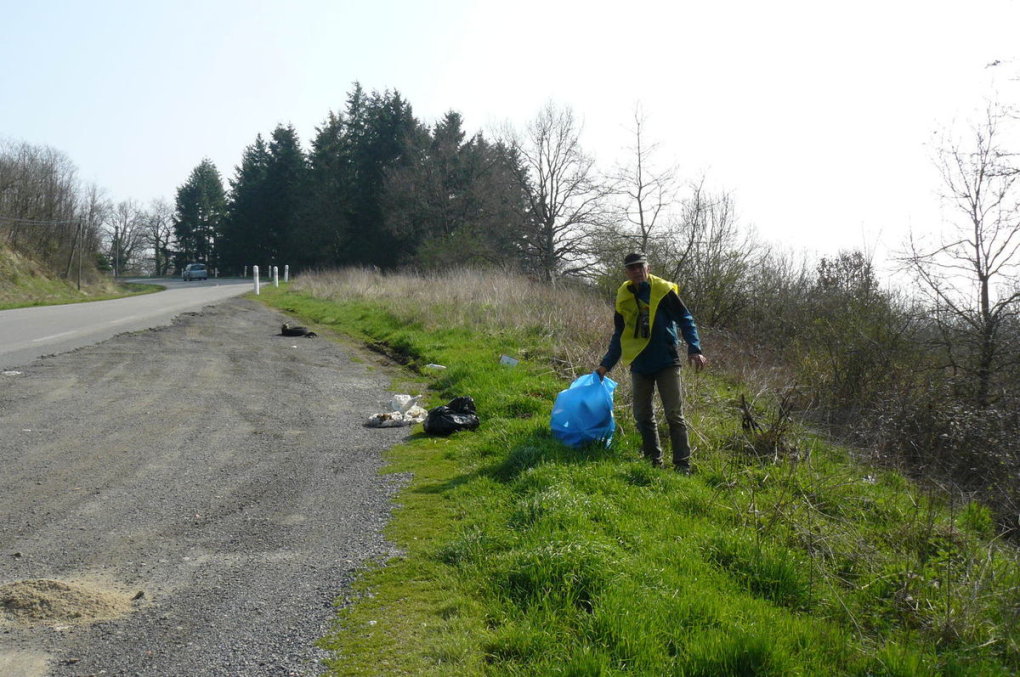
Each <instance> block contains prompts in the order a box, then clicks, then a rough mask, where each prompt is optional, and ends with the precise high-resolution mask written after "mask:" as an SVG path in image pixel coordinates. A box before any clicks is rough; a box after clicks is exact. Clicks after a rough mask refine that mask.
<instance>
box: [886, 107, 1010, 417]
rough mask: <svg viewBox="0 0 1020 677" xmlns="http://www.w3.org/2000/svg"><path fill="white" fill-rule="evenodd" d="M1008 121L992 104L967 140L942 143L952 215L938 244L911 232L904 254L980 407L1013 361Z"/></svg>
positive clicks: (940, 161)
mask: <svg viewBox="0 0 1020 677" xmlns="http://www.w3.org/2000/svg"><path fill="white" fill-rule="evenodd" d="M1008 119H1009V118H1008V115H1007V111H1004V110H1003V109H1002V108H1001V107H999V106H997V105H995V104H990V105H989V106H988V107H987V109H986V111H985V115H984V117H983V119H982V120H981V121H980V122H979V123H977V124H975V125H973V126H972V128H971V130H970V134H971V138H970V139H968V141H967V144H966V145H964V144H963V143H961V142H959V141H955V140H953V141H946V142H944V143H943V144H942V147H941V148H940V149H939V150H938V152H937V158H936V163H937V166H938V169H939V171H940V173H941V178H942V186H943V189H944V191H945V193H944V195H943V197H944V199H945V201H946V203H947V204H948V205H949V207H950V208H951V209H952V210H953V211H954V212H955V213H956V219H955V220H954V221H953V222H952V225H951V229H950V230H949V232H948V233H945V234H943V235H942V237H941V238H940V240H939V242H938V243H937V244H934V245H927V246H925V245H924V244H923V243H921V242H919V241H918V240H917V239H915V238H914V236H913V235H911V237H910V241H909V250H908V252H907V254H906V255H905V256H904V257H903V261H904V262H905V263H906V265H907V267H908V268H909V269H910V270H912V271H913V272H914V274H915V275H916V277H917V279H918V281H919V282H920V288H921V291H922V292H923V293H924V294H925V296H926V297H927V299H928V300H929V302H930V305H931V307H932V309H933V311H934V313H933V317H934V322H935V325H936V328H937V333H938V340H937V343H938V345H939V348H940V349H941V352H942V354H943V355H944V356H945V358H946V366H948V367H949V368H950V369H951V370H952V372H953V373H954V374H956V375H957V376H958V377H959V376H963V377H964V381H965V382H966V383H967V385H968V389H967V390H968V393H967V394H968V395H970V396H971V397H972V398H973V400H974V401H975V403H976V404H978V405H979V406H987V405H989V404H991V403H992V401H993V399H994V398H993V392H992V391H993V387H994V385H995V377H996V375H997V373H998V372H999V371H1000V370H1003V369H1005V368H1007V367H1010V366H1013V365H1015V364H1017V360H1018V355H1017V351H1016V346H1015V345H1012V343H1013V339H1011V338H1010V337H1008V336H1007V333H1006V332H1004V331H1003V330H1004V328H1005V327H1007V326H1008V325H1009V324H1010V323H1012V322H1014V321H1015V320H1016V318H1017V312H1018V306H1020V275H1018V273H1020V183H1018V180H1020V168H1018V165H1017V162H1016V155H1015V154H1014V153H1010V152H1007V151H1006V149H1005V148H1004V147H1003V145H1002V138H1001V137H1002V136H1003V125H1004V124H1005V123H1006V122H1007V121H1008Z"/></svg>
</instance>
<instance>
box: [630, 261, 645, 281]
mask: <svg viewBox="0 0 1020 677" xmlns="http://www.w3.org/2000/svg"><path fill="white" fill-rule="evenodd" d="M624 270H626V271H627V279H628V280H630V283H631V284H641V283H642V282H647V281H648V264H647V263H635V264H634V265H632V266H627V267H626V268H624Z"/></svg>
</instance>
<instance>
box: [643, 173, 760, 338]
mask: <svg viewBox="0 0 1020 677" xmlns="http://www.w3.org/2000/svg"><path fill="white" fill-rule="evenodd" d="M766 253H767V252H766V250H765V249H764V248H762V247H761V246H759V245H758V244H757V243H756V242H755V241H754V235H753V233H752V232H750V231H746V230H741V228H740V227H739V223H738V219H737V210H736V203H735V202H734V200H733V197H732V196H731V195H730V194H729V193H726V192H720V193H717V194H713V193H710V192H709V191H708V190H706V188H705V178H704V177H702V178H701V179H699V180H698V181H693V182H691V184H690V194H689V195H688V196H687V197H685V198H684V199H683V200H682V201H681V205H680V213H679V218H678V220H677V221H676V222H675V223H673V224H672V225H671V228H670V237H669V239H668V240H666V241H665V242H664V243H663V245H662V246H661V247H660V248H659V251H658V254H657V257H661V258H662V263H660V264H659V265H660V266H661V267H662V269H663V270H664V271H665V272H666V273H667V276H668V277H669V279H671V280H676V281H678V282H679V283H681V284H684V285H685V286H686V288H687V291H686V296H685V299H687V300H688V301H689V305H690V306H691V307H692V309H694V310H695V312H696V314H697V316H698V318H699V319H700V320H701V321H703V322H705V323H706V324H708V325H712V326H717V327H718V326H724V325H726V324H727V323H729V322H730V321H732V320H733V319H734V318H735V317H736V316H737V315H738V314H739V313H740V311H741V310H743V308H744V307H746V305H747V304H748V303H749V301H750V293H751V290H750V289H749V288H748V287H749V284H750V279H751V272H752V269H753V267H754V266H755V265H756V261H757V259H759V258H760V257H761V256H762V255H764V254H766Z"/></svg>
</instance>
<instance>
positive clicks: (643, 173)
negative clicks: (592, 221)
mask: <svg viewBox="0 0 1020 677" xmlns="http://www.w3.org/2000/svg"><path fill="white" fill-rule="evenodd" d="M646 123H647V116H645V115H644V113H643V112H642V111H641V109H640V107H639V106H637V107H635V108H634V126H633V128H632V129H631V133H632V134H633V138H634V144H633V145H632V146H630V147H629V148H627V151H628V153H629V161H628V163H627V164H621V165H618V166H617V167H616V170H615V172H614V173H613V174H612V176H611V177H610V178H611V179H612V181H613V187H614V188H615V192H616V195H617V196H618V197H619V198H622V205H621V212H622V213H621V221H622V222H623V225H624V229H625V230H624V232H623V233H620V235H622V237H623V239H624V240H625V241H626V242H628V243H629V245H630V246H629V247H627V248H628V249H631V250H633V249H637V250H639V251H643V252H648V251H650V249H651V247H650V245H651V244H652V241H653V239H660V240H661V239H662V238H663V236H664V233H662V232H661V231H663V230H664V228H663V227H662V226H663V223H664V221H665V218H664V217H666V216H667V215H668V213H669V210H670V208H671V207H672V206H673V203H674V202H675V200H676V194H677V186H676V169H675V168H674V167H672V166H670V167H666V168H664V169H661V168H658V167H656V166H655V162H654V156H655V153H656V151H657V150H658V147H659V144H657V143H652V142H649V140H648V138H647V134H646V131H645V128H646V126H647V124H646Z"/></svg>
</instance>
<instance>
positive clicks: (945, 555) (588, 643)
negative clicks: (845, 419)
mask: <svg viewBox="0 0 1020 677" xmlns="http://www.w3.org/2000/svg"><path fill="white" fill-rule="evenodd" d="M371 277H372V276H371V275H369V274H367V273H351V274H348V275H347V276H346V277H344V276H340V277H328V276H320V277H318V278H309V279H308V280H307V281H305V280H304V279H302V280H299V281H298V282H296V283H293V284H292V285H291V286H290V288H289V289H279V290H276V289H270V290H267V292H265V293H263V295H262V297H261V298H262V299H263V300H264V301H265V302H267V303H269V304H271V305H274V306H276V307H278V308H281V309H284V310H287V311H289V312H292V313H295V314H296V315H298V316H300V317H301V318H302V319H303V320H304V321H305V322H307V323H311V324H317V325H320V326H324V327H329V328H332V329H334V330H336V331H339V332H342V333H345V334H348V335H350V336H353V337H355V338H356V339H358V340H361V341H363V342H365V343H366V344H374V345H377V346H385V348H386V350H387V351H389V352H390V353H391V354H393V355H396V356H398V357H399V358H400V359H401V361H402V362H404V363H405V364H406V365H407V367H408V368H409V370H410V372H409V373H410V374H415V375H416V376H415V378H417V379H419V380H420V381H421V382H422V383H423V385H427V386H428V387H429V388H430V390H431V392H432V393H433V395H432V400H433V402H432V403H433V404H437V403H441V402H445V401H446V400H448V399H450V398H452V397H454V396H458V395H470V396H472V397H473V398H474V399H475V401H476V403H477V405H478V410H479V413H480V416H481V418H482V426H481V427H480V429H479V430H478V431H476V432H474V433H457V434H455V435H453V436H452V437H450V438H430V437H427V436H424V435H422V434H421V433H420V432H419V433H418V434H415V435H413V436H412V438H411V440H410V441H409V443H407V444H405V445H402V446H400V447H397V448H395V449H393V450H391V451H390V452H389V457H388V458H389V466H388V471H389V472H409V473H411V474H412V475H413V481H412V482H411V484H410V485H409V486H408V488H407V489H405V490H404V491H403V492H402V493H401V495H400V496H399V498H398V504H399V507H398V510H397V511H396V513H395V515H394V518H393V520H392V522H391V523H390V525H389V526H388V528H387V535H388V537H389V538H391V539H392V540H393V541H394V542H395V543H396V544H397V545H398V546H399V547H400V548H401V549H402V552H403V554H402V555H401V556H399V557H396V558H394V559H392V560H390V561H387V562H384V563H382V562H381V563H378V564H377V565H376V566H374V567H372V568H371V569H370V570H368V571H366V572H365V574H364V575H363V576H362V577H361V579H360V580H359V582H358V584H357V587H356V591H355V593H354V596H353V597H352V599H350V600H347V602H348V603H346V604H345V605H344V606H343V607H342V608H341V609H340V611H339V616H338V620H337V623H336V628H335V631H334V632H333V633H331V634H330V636H329V637H327V638H325V639H324V640H323V646H325V647H326V648H328V649H330V650H331V651H332V653H333V658H332V659H331V660H330V661H329V665H330V669H331V671H332V673H333V674H338V675H340V674H343V675H348V674H468V675H470V674H509V675H548V674H573V675H615V674H648V675H688V676H692V675H706V676H707V675H817V674H833V675H1009V674H1015V673H1016V671H1017V670H1020V628H1018V620H1020V567H1018V566H1017V556H1016V552H1015V551H1014V550H1013V549H1011V548H1010V547H1008V546H1004V545H1002V544H1000V543H998V542H997V541H996V540H995V538H994V529H993V524H992V519H991V515H990V513H989V511H988V510H987V509H986V508H984V507H983V506H981V505H980V504H977V503H966V504H956V503H954V502H953V500H952V499H951V498H949V497H948V496H941V495H938V494H935V493H930V492H929V493H926V492H922V491H919V490H918V489H917V488H915V487H914V486H913V485H912V484H910V483H909V482H908V481H906V480H905V479H904V478H903V477H902V476H900V475H898V474H896V473H892V472H888V471H879V470H875V469H871V468H866V467H862V466H860V465H858V464H857V463H855V462H854V460H853V459H852V458H851V456H850V455H849V454H848V453H847V452H846V451H845V450H843V449H840V448H838V447H834V446H831V445H829V444H827V443H826V442H825V441H824V440H821V439H818V438H815V437H812V436H810V435H808V434H806V433H805V432H803V431H800V430H798V429H797V428H796V426H790V427H789V429H788V430H787V431H786V432H784V439H783V440H782V444H779V443H777V441H776V440H774V439H770V440H768V444H765V443H764V442H763V437H762V436H758V437H755V436H753V435H752V436H748V435H747V434H745V433H744V431H742V430H741V428H740V425H739V420H740V418H739V410H738V407H737V402H738V401H739V396H740V394H741V392H742V386H741V384H739V383H734V382H732V381H727V380H726V379H724V378H721V377H718V376H715V375H712V374H711V373H709V374H702V375H700V376H697V377H690V378H689V380H688V382H687V391H688V392H687V402H688V407H689V409H690V414H691V415H690V422H691V427H692V430H693V437H694V441H695V445H696V447H697V450H696V466H697V473H696V475H694V476H693V477H686V476H679V475H675V474H673V473H670V472H668V471H663V470H657V469H653V468H651V467H649V466H648V465H646V464H645V463H643V462H641V461H640V460H638V458H637V455H638V454H637V452H636V450H637V449H638V443H637V439H636V436H635V434H634V433H633V431H632V430H631V429H630V426H629V425H628V420H629V417H628V416H627V414H626V413H625V411H621V409H622V407H619V406H618V416H619V418H620V422H621V429H620V431H619V432H618V434H617V436H616V438H615V440H614V442H613V444H612V445H611V446H609V447H608V448H602V447H589V448H585V449H580V450H575V449H570V448H567V447H565V446H563V445H561V444H559V443H558V442H557V441H556V440H554V439H553V438H552V437H551V435H550V434H549V432H548V417H549V412H550V407H551V403H552V401H553V399H554V397H555V394H556V393H557V392H558V391H559V390H560V389H562V388H563V387H565V382H564V381H563V380H562V378H561V377H560V376H559V375H558V374H559V372H561V371H562V370H563V366H564V365H565V364H568V363H570V362H571V359H570V357H569V356H570V355H574V356H579V357H578V358H577V364H585V363H587V365H588V368H590V367H591V366H594V360H593V359H591V357H590V355H591V351H592V350H593V348H592V347H590V346H584V345H577V343H578V341H579V340H580V339H581V337H583V336H584V335H585V333H584V331H582V330H580V329H576V328H575V329H573V330H570V329H569V327H568V328H566V329H561V328H558V325H557V322H559V321H560V320H562V319H563V318H561V317H556V318H550V317H548V316H543V315H542V313H543V312H547V311H548V309H549V308H550V307H553V308H554V309H555V308H556V307H557V306H556V304H557V303H558V300H557V299H556V298H554V297H555V296H556V295H557V292H556V291H555V290H549V289H547V288H531V287H529V286H528V285H526V284H525V283H523V282H517V281H514V280H508V279H505V278H491V279H490V278H484V279H480V280H479V279H476V280H465V279H463V278H456V277H452V276H451V277H449V278H442V279H437V278H430V279H427V280H426V279H421V278H413V277H410V276H408V277H407V279H403V278H402V279H390V280H388V281H387V280H385V279H383V278H380V277H376V278H375V279H374V280H371V279H367V278H371ZM490 288H491V290H492V294H491V295H489V294H488V292H487V290H488V289H490ZM571 293H574V292H571ZM493 299H496V300H493ZM515 304H516V305H519V306H520V308H522V309H523V308H531V309H544V310H535V313H536V314H529V312H530V311H529V312H523V311H521V310H514V311H511V310H510V307H511V306H514V305H515ZM588 304H589V305H590V306H592V307H593V308H594V311H593V312H594V313H595V315H594V317H595V319H584V318H581V319H580V321H581V322H582V323H584V324H585V326H588V325H597V324H598V321H599V318H603V321H605V322H606V323H607V324H608V313H607V311H606V309H605V307H604V303H603V302H602V301H600V300H598V299H595V298H590V297H589V298H588ZM599 304H602V306H600V305H599ZM575 307H576V308H577V311H576V314H577V315H583V314H585V313H588V312H589V309H588V308H581V307H578V306H577V298H576V297H571V298H570V299H568V300H567V301H566V304H565V306H564V308H563V309H561V310H560V311H558V312H559V313H560V314H561V315H562V314H563V313H566V312H569V309H570V308H575ZM536 318H538V321H537V322H536ZM564 331H565V332H567V333H558V332H564ZM604 331H605V332H606V334H607V333H608V329H605V330H604ZM601 340H603V341H604V340H605V335H603V336H602V337H601ZM568 344H569V345H568ZM502 354H508V355H511V356H514V357H516V358H518V359H520V360H521V362H520V364H519V365H518V366H516V367H512V368H508V367H506V366H504V365H501V364H500V363H499V357H500V355H502ZM430 363H438V364H443V365H446V367H447V369H445V370H442V371H434V370H430V369H428V368H427V367H425V365H427V364H430ZM553 366H555V367H558V368H557V369H554V368H553ZM621 390H624V392H625V389H621ZM767 418H768V417H767V416H763V417H762V419H763V420H767ZM766 437H767V436H766Z"/></svg>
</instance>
